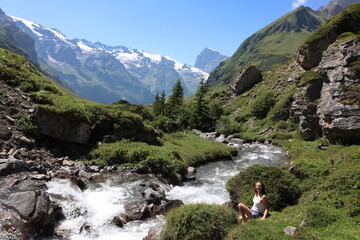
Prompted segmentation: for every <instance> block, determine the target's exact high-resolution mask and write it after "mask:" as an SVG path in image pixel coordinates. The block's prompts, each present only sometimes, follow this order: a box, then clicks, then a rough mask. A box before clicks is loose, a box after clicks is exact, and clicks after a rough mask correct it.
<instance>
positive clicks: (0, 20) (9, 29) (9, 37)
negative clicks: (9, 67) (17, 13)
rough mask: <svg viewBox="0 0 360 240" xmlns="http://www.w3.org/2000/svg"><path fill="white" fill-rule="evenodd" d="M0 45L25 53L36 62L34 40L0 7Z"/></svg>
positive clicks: (15, 51)
mask: <svg viewBox="0 0 360 240" xmlns="http://www.w3.org/2000/svg"><path fill="white" fill-rule="evenodd" d="M0 47H1V48H4V49H7V50H9V51H11V52H13V53H16V54H20V55H25V56H27V57H28V58H29V59H30V60H31V61H32V62H34V63H36V64H38V59H37V54H36V51H35V42H34V39H32V38H31V37H30V36H29V35H28V34H26V33H25V32H23V31H21V30H20V29H19V28H18V27H17V26H16V24H15V23H14V21H13V20H12V18H11V17H9V16H7V15H6V14H5V13H4V12H3V11H2V10H1V9H0Z"/></svg>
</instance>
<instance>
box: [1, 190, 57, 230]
mask: <svg viewBox="0 0 360 240" xmlns="http://www.w3.org/2000/svg"><path fill="white" fill-rule="evenodd" d="M5 204H6V205H8V206H11V207H14V208H15V209H17V210H18V211H19V214H20V216H21V218H23V219H24V220H26V221H27V222H28V223H29V225H30V228H31V230H32V232H35V233H36V234H40V235H44V236H49V235H52V234H53V231H54V222H55V211H54V209H53V206H52V204H51V202H50V199H49V197H48V195H47V194H46V193H45V191H43V190H38V191H27V192H18V193H13V194H11V195H10V196H9V198H8V200H7V201H6V202H5Z"/></svg>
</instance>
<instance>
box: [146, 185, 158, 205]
mask: <svg viewBox="0 0 360 240" xmlns="http://www.w3.org/2000/svg"><path fill="white" fill-rule="evenodd" d="M144 197H145V199H146V201H147V203H149V204H150V203H154V204H157V205H158V204H160V203H161V197H163V196H162V195H161V194H160V193H159V192H157V191H155V190H153V189H152V188H147V189H145V191H144Z"/></svg>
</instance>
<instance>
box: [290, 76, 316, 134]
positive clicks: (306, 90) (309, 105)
mask: <svg viewBox="0 0 360 240" xmlns="http://www.w3.org/2000/svg"><path fill="white" fill-rule="evenodd" d="M322 85H323V81H322V80H321V79H318V80H316V81H311V82H309V83H307V84H306V85H305V86H302V87H299V88H298V91H297V93H296V94H295V95H294V101H293V103H292V106H291V112H290V114H291V117H292V118H294V119H295V121H297V122H299V126H300V128H299V130H300V133H301V135H302V137H303V138H304V139H305V140H315V139H316V138H317V137H319V136H320V135H321V133H322V130H321V126H320V124H319V117H318V115H317V113H316V105H314V104H313V102H314V101H315V100H316V99H318V98H320V93H321V89H322Z"/></svg>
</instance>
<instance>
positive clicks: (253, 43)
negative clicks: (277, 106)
mask: <svg viewBox="0 0 360 240" xmlns="http://www.w3.org/2000/svg"><path fill="white" fill-rule="evenodd" d="M323 22H324V19H322V18H321V17H319V16H317V15H316V14H315V13H314V12H313V11H312V10H311V9H308V8H304V7H301V8H298V9H296V10H294V11H292V12H290V13H288V14H286V15H285V16H283V17H281V18H279V19H278V20H276V21H274V22H273V23H271V24H269V25H268V26H266V27H264V28H263V29H261V30H259V31H258V32H256V33H255V34H253V35H252V36H250V37H249V38H248V39H246V40H245V41H244V42H243V43H242V44H241V45H240V47H239V48H238V50H237V51H236V52H235V53H234V55H233V56H232V57H231V58H230V59H228V60H226V61H224V62H223V63H222V64H221V65H220V66H219V67H218V68H216V69H215V70H214V71H213V72H212V73H211V75H210V77H209V80H208V82H209V84H210V85H211V86H212V87H215V88H217V89H221V86H222V85H228V84H229V83H230V82H231V81H232V80H233V78H234V77H235V76H236V75H237V74H239V73H240V72H241V69H242V68H243V67H245V66H246V65H249V64H253V65H256V66H257V67H258V68H260V69H261V70H267V69H269V68H271V66H273V65H276V64H279V63H282V62H284V61H286V60H288V59H289V58H291V57H292V56H294V54H295V53H296V51H297V48H298V46H299V45H300V44H301V43H302V41H303V40H304V39H305V38H306V37H307V36H309V35H310V33H311V32H312V31H314V30H315V29H316V28H317V27H319V26H320V25H321V24H322V23H323Z"/></svg>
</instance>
